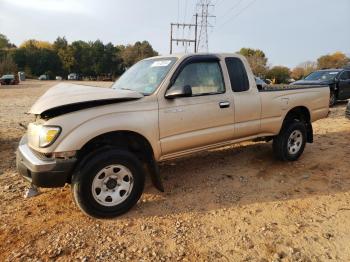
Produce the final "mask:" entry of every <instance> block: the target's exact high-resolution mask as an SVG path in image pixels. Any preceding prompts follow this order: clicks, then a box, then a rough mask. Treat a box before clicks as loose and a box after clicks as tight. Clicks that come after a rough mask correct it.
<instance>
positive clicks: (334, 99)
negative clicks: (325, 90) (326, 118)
mask: <svg viewBox="0 0 350 262" xmlns="http://www.w3.org/2000/svg"><path fill="white" fill-rule="evenodd" d="M336 102H337V96H336V94H335V92H334V91H333V90H331V91H330V93H329V106H330V107H331V106H334V105H335V104H336Z"/></svg>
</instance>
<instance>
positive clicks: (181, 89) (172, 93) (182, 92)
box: [165, 85, 192, 99]
mask: <svg viewBox="0 0 350 262" xmlns="http://www.w3.org/2000/svg"><path fill="white" fill-rule="evenodd" d="M190 96H192V88H191V86H190V85H185V86H172V87H171V88H170V89H169V90H168V91H167V92H166V94H165V98H167V99H174V98H177V97H190Z"/></svg>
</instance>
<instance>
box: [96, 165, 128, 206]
mask: <svg viewBox="0 0 350 262" xmlns="http://www.w3.org/2000/svg"><path fill="white" fill-rule="evenodd" d="M133 186H134V179H133V175H132V173H131V171H130V170H129V169H128V168H127V167H125V166H123V165H110V166H106V167H105V168H103V169H102V170H101V171H99V172H98V173H97V174H96V176H95V177H94V180H93V181H92V187H91V190H92V195H93V197H94V199H95V200H96V201H97V202H98V203H99V204H101V205H103V206H108V207H110V206H115V205H118V204H120V203H122V202H123V201H125V199H127V198H128V196H129V195H130V193H131V190H132V188H133Z"/></svg>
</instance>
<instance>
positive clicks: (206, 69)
mask: <svg viewBox="0 0 350 262" xmlns="http://www.w3.org/2000/svg"><path fill="white" fill-rule="evenodd" d="M185 85H189V86H191V88H192V95H193V96H197V95H205V94H217V93H224V92H225V86H224V81H223V76H222V73H221V68H220V65H219V63H218V62H198V63H191V64H188V65H186V66H185V67H184V68H183V69H182V71H181V72H180V74H179V75H178V76H177V78H176V81H175V83H174V86H185Z"/></svg>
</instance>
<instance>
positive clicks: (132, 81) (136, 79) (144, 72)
mask: <svg viewBox="0 0 350 262" xmlns="http://www.w3.org/2000/svg"><path fill="white" fill-rule="evenodd" d="M175 62H176V58H175V57H168V58H155V59H148V60H142V61H140V62H138V63H136V64H135V65H133V66H132V67H130V68H129V69H128V70H127V71H126V72H125V73H124V74H123V75H122V76H121V77H120V78H119V79H118V80H117V81H116V82H115V83H114V85H113V86H112V88H114V89H127V90H133V91H137V92H140V93H142V94H144V95H149V94H151V93H153V92H154V91H155V90H156V89H157V87H158V86H159V84H160V83H161V82H162V81H163V79H164V77H165V76H166V74H167V73H168V72H169V70H170V69H171V67H172V66H173V65H174V63H175Z"/></svg>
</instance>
